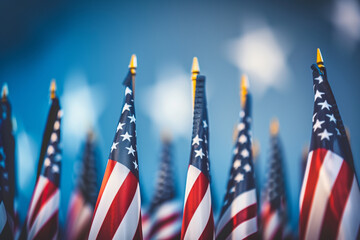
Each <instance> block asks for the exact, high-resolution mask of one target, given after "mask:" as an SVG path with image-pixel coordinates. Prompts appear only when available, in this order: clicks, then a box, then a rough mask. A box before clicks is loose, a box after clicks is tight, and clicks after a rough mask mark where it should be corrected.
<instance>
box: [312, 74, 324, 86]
mask: <svg viewBox="0 0 360 240" xmlns="http://www.w3.org/2000/svg"><path fill="white" fill-rule="evenodd" d="M314 79H315V80H316V81H319V84H320V83H322V82H323V81H324V80H323V78H322V76H321V75H320V76H318V77H317V78H314Z"/></svg>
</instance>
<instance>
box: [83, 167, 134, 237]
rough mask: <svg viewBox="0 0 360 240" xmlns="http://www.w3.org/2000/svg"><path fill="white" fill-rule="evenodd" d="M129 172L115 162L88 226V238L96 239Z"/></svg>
mask: <svg viewBox="0 0 360 240" xmlns="http://www.w3.org/2000/svg"><path fill="white" fill-rule="evenodd" d="M129 172H130V170H129V169H128V168H127V167H125V166H124V165H122V164H121V163H118V162H117V163H116V164H115V166H114V168H113V170H112V172H111V175H110V177H109V179H108V182H107V184H106V186H105V188H104V192H103V194H102V197H101V199H100V201H99V204H98V207H97V209H96V212H95V215H94V219H93V222H92V224H91V228H90V233H89V239H96V237H97V235H98V233H99V230H100V227H101V225H102V223H103V221H104V219H105V217H106V215H107V212H108V210H109V208H110V205H111V203H112V201H113V200H114V198H115V196H116V194H117V192H118V191H119V188H120V187H121V185H122V184H123V182H124V180H125V178H126V176H127V175H128V173H129Z"/></svg>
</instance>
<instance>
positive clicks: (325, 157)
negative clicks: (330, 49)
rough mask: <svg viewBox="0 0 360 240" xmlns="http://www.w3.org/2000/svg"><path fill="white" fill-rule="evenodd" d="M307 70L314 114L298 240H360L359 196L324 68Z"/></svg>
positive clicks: (352, 165)
mask: <svg viewBox="0 0 360 240" xmlns="http://www.w3.org/2000/svg"><path fill="white" fill-rule="evenodd" d="M318 54H319V52H318ZM319 64H321V65H322V64H323V63H319ZM321 65H320V66H321ZM311 68H312V71H313V84H314V85H313V88H314V114H313V117H312V123H313V127H312V131H311V132H312V135H311V144H310V149H309V155H308V160H307V166H306V170H305V176H304V181H303V184H302V188H301V193H300V239H360V193H359V185H358V181H357V178H356V175H355V173H354V163H353V158H352V153H351V150H350V144H349V142H348V139H347V137H346V133H345V130H344V126H343V122H342V120H341V117H340V114H339V110H338V107H337V104H336V101H335V98H334V95H333V93H332V91H331V88H330V85H329V82H328V80H327V74H326V69H325V67H323V66H321V68H319V67H318V66H317V65H315V64H314V65H312V66H311Z"/></svg>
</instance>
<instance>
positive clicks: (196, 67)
mask: <svg viewBox="0 0 360 240" xmlns="http://www.w3.org/2000/svg"><path fill="white" fill-rule="evenodd" d="M199 73H200V67H199V61H198V59H197V57H194V58H193V62H192V67H191V80H192V84H193V103H194V105H195V91H196V77H197V75H198V74H199Z"/></svg>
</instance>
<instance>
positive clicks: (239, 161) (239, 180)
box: [216, 78, 258, 239]
mask: <svg viewBox="0 0 360 240" xmlns="http://www.w3.org/2000/svg"><path fill="white" fill-rule="evenodd" d="M244 81H247V80H246V79H245V78H243V82H244ZM243 84H244V85H245V84H246V87H247V85H248V84H247V83H243ZM243 84H242V85H243ZM250 124H251V98H250V94H248V93H246V101H245V105H244V109H243V111H241V112H240V123H239V125H238V134H237V141H236V143H235V147H234V154H233V161H232V167H231V169H230V178H229V181H228V184H227V191H226V194H225V197H224V202H223V206H222V210H221V213H220V219H219V222H218V224H217V227H216V239H245V238H246V239H255V238H257V232H258V226H257V200H256V188H255V178H254V164H253V161H252V149H251V145H252V144H251V141H252V140H251V132H250Z"/></svg>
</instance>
